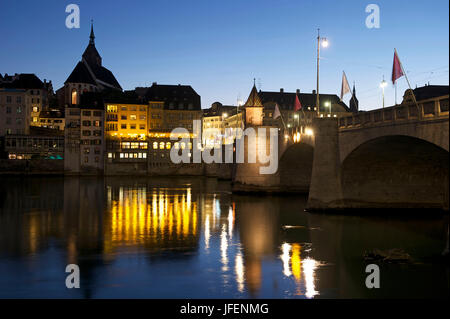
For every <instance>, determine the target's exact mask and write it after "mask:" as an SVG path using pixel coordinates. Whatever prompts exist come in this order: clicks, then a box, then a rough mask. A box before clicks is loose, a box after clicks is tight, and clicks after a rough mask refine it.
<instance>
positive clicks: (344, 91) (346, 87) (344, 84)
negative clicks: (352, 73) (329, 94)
mask: <svg viewBox="0 0 450 319" xmlns="http://www.w3.org/2000/svg"><path fill="white" fill-rule="evenodd" d="M349 92H350V85H349V84H348V81H347V76H346V75H345V72H343V71H342V85H341V101H342V99H343V98H344V95H345V94H347V93H349Z"/></svg>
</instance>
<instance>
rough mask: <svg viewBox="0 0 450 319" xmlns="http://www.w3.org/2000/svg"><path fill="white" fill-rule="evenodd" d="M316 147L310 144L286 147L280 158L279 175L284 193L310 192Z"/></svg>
mask: <svg viewBox="0 0 450 319" xmlns="http://www.w3.org/2000/svg"><path fill="white" fill-rule="evenodd" d="M313 156H314V147H313V146H312V145H311V144H310V143H294V144H291V145H289V146H288V147H286V149H285V150H284V151H283V153H282V154H281V156H280V160H279V163H278V174H279V178H280V187H281V188H282V190H284V191H288V192H289V191H291V192H304V193H307V192H308V191H309V186H310V183H311V174H312V164H313Z"/></svg>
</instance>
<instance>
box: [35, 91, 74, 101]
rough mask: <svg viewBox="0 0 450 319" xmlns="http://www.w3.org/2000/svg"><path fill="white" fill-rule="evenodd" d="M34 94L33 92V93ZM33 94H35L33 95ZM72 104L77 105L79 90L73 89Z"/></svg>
mask: <svg viewBox="0 0 450 319" xmlns="http://www.w3.org/2000/svg"><path fill="white" fill-rule="evenodd" d="M31 92H33V91H31ZM31 94H33V93H31ZM72 104H77V90H75V89H73V90H72Z"/></svg>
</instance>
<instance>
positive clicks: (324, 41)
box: [316, 29, 328, 116]
mask: <svg viewBox="0 0 450 319" xmlns="http://www.w3.org/2000/svg"><path fill="white" fill-rule="evenodd" d="M321 44H322V47H324V48H326V47H328V40H327V38H322V37H320V29H317V92H316V108H317V116H319V112H320V107H319V59H320V45H321Z"/></svg>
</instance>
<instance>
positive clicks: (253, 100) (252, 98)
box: [244, 83, 263, 107]
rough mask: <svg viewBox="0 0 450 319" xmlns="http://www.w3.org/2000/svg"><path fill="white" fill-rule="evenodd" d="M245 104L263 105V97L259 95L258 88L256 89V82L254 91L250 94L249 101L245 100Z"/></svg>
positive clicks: (247, 105)
mask: <svg viewBox="0 0 450 319" xmlns="http://www.w3.org/2000/svg"><path fill="white" fill-rule="evenodd" d="M244 106H245V107H249V106H250V107H254V106H258V107H262V106H263V104H262V102H261V98H260V97H259V95H258V90H257V89H256V85H255V83H253V88H252V91H251V92H250V95H249V96H248V99H247V102H245V104H244Z"/></svg>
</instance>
